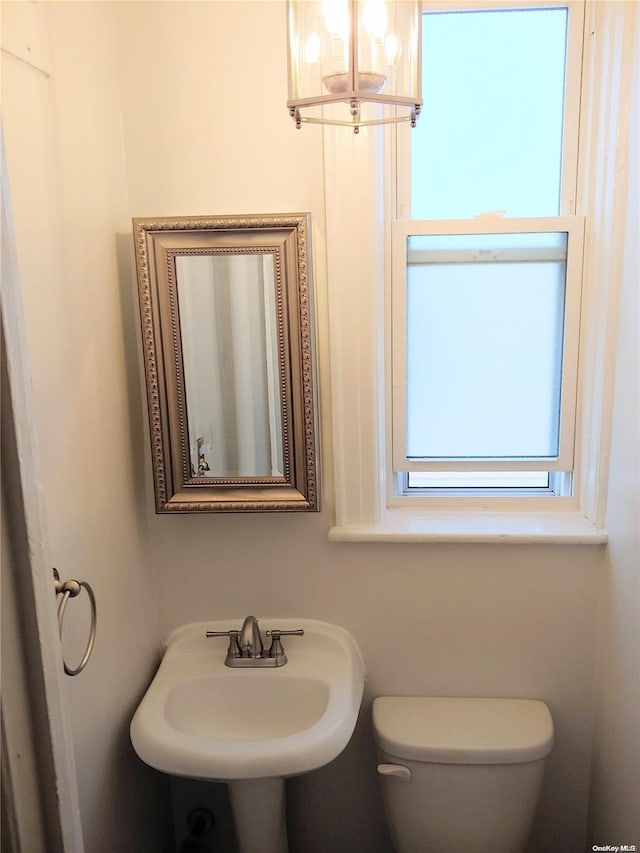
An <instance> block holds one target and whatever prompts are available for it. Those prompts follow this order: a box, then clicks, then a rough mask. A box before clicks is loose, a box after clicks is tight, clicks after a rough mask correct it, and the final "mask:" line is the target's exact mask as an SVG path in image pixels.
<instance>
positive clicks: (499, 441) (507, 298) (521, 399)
mask: <svg viewBox="0 0 640 853" xmlns="http://www.w3.org/2000/svg"><path fill="white" fill-rule="evenodd" d="M504 236H505V235H498V241H501V242H502V243H504V242H505V241H504ZM519 236H520V237H523V239H522V240H521V241H520V243H521V245H522V246H524V247H525V248H524V249H523V250H522V252H521V256H522V257H523V258H526V259H524V260H517V259H514V253H515V255H517V250H516V249H514V248H513V247H508V249H504V250H496V251H495V252H493V253H492V252H491V251H489V252H488V253H487V249H486V239H487V235H478V237H477V238H476V236H475V235H464V237H465V240H464V243H465V246H464V249H463V250H462V251H463V254H464V256H465V257H466V254H467V252H470V253H471V254H472V255H473V253H474V251H475V255H476V257H480V258H482V260H471V261H466V260H461V258H460V257H459V252H460V251H461V250H460V249H459V248H456V249H454V248H449V250H448V252H449V255H450V257H449V259H447V258H446V257H444V258H443V252H442V251H441V249H442V246H443V237H442V235H434V236H433V237H430V236H421V237H420V238H419V245H420V246H421V249H422V252H421V254H419V255H418V262H412V246H413V243H412V241H413V238H411V240H410V241H409V263H408V267H407V411H406V414H407V453H408V456H409V457H410V458H414V459H419V458H431V459H443V458H457V459H464V458H474V459H490V458H491V459H508V458H514V457H531V458H537V459H546V458H549V459H552V458H555V457H556V456H557V454H558V447H559V421H560V381H561V372H562V339H563V321H564V295H565V272H566V247H567V235H566V234H563V235H561V237H562V246H561V249H559V248H558V234H557V233H554V234H548V235H546V237H547V248H546V249H545V247H544V246H541V245H540V242H541V241H540V235H537V234H536V235H519ZM528 238H531V239H528ZM534 238H535V239H534ZM430 241H432V244H430ZM445 241H446V238H445ZM474 241H476V246H475V250H474ZM530 244H535V245H534V246H533V247H531V246H530ZM432 248H433V250H435V249H438V252H437V255H436V258H437V260H436V261H435V262H431V261H430V260H429V258H430V254H431V251H432ZM500 251H507V252H508V256H507V260H506V261H503V260H500V257H499V255H500ZM536 253H540V255H541V256H540V257H536ZM444 255H446V252H444ZM494 256H497V257H498V259H497V260H496V259H495V257H494Z"/></svg>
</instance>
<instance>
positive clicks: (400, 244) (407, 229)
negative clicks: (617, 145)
mask: <svg viewBox="0 0 640 853" xmlns="http://www.w3.org/2000/svg"><path fill="white" fill-rule="evenodd" d="M391 229H392V272H391V300H392V305H391V327H392V331H391V348H392V389H391V391H390V393H389V399H390V400H391V406H392V413H391V421H392V425H391V432H392V447H393V452H392V462H393V471H394V472H400V471H463V470H466V471H474V470H475V471H572V470H573V437H574V432H575V410H576V390H577V375H578V341H579V333H580V292H581V284H582V247H583V236H584V220H583V219H582V217H576V216H559V217H544V218H539V217H538V218H530V219H523V218H513V219H500V218H489V219H487V218H486V217H480V218H478V219H467V220H460V219H457V220H435V221H421V220H411V219H402V220H395V221H394V222H393V223H392V226H391ZM548 232H553V233H566V234H567V256H566V266H565V269H566V274H565V290H564V323H563V340H562V362H561V363H562V375H561V381H560V436H559V448H558V454H557V456H556V457H555V458H551V459H550V458H545V459H541V460H536V459H532V458H531V457H526V458H521V459H515V458H513V459H508V460H494V459H491V460H489V459H486V458H485V459H478V460H473V459H465V460H461V459H459V458H458V459H451V460H445V459H428V460H427V459H424V460H420V459H414V458H410V457H409V456H408V454H407V449H406V437H407V424H406V411H407V381H406V380H407V373H406V352H407V340H406V337H407V335H406V332H407V310H406V301H407V300H406V296H407V287H406V279H407V267H408V264H409V257H408V239H409V237H411V236H418V235H423V234H430V235H431V234H495V235H497V234H518V233H548ZM494 254H495V255H496V259H497V260H500V259H502V258H504V257H505V255H506V253H505V252H502V253H500V254H499V255H498V253H494ZM492 257H493V255H492ZM524 259H525V258H523V256H522V255H518V257H517V260H524Z"/></svg>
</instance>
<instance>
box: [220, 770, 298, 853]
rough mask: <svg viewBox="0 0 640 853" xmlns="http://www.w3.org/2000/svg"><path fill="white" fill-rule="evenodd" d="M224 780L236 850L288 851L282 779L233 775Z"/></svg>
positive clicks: (255, 852)
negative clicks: (233, 825)
mask: <svg viewBox="0 0 640 853" xmlns="http://www.w3.org/2000/svg"><path fill="white" fill-rule="evenodd" d="M227 784H228V785H229V793H230V795H231V807H232V809H233V817H234V820H235V824H236V835H237V837H238V850H239V853H288V850H289V845H288V843H287V824H286V818H285V802H284V779H283V778H280V777H278V776H273V777H270V778H268V779H235V780H233V781H229V782H228V783H227Z"/></svg>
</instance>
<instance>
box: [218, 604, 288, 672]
mask: <svg viewBox="0 0 640 853" xmlns="http://www.w3.org/2000/svg"><path fill="white" fill-rule="evenodd" d="M303 634H304V630H303V629H302V628H296V630H295V631H283V630H281V629H280V628H274V629H273V630H271V631H267V632H266V635H267V637H271V646H270V647H269V651H268V652H265V650H264V643H263V642H262V634H261V633H260V626H259V625H258V620H257V619H256V617H255V616H247V618H246V619H245V620H244V622H243V623H242V628H241V629H240V630H239V631H238V630H236V629H232V630H230V631H207V632H206V634H205V636H206V637H228V638H229V648H228V649H227V656H226V658H225V661H224V662H225V665H226V666H232V667H236V666H240V667H249V666H251V667H254V666H284V665H285V663H286V662H287V656H286V654H285V651H284V649H283V647H282V642H281V640H280V637H285V636H295V637H302V636H303Z"/></svg>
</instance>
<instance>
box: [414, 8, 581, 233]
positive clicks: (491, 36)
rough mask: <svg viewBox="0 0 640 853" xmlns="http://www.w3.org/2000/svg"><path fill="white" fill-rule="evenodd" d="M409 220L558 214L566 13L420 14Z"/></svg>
mask: <svg viewBox="0 0 640 853" xmlns="http://www.w3.org/2000/svg"><path fill="white" fill-rule="evenodd" d="M422 20H423V95H424V107H423V111H422V116H421V118H420V120H419V122H418V125H417V127H416V128H415V129H414V130H413V131H412V143H411V147H412V158H411V170H412V171H411V174H412V180H411V188H412V189H411V192H412V206H411V216H412V218H414V219H456V218H459V219H465V218H471V217H473V216H476V215H477V214H479V213H483V212H486V211H493V210H504V211H505V213H506V215H507V216H555V215H557V214H558V213H559V203H560V202H559V199H560V169H561V160H562V125H563V101H564V76H565V51H566V35H567V10H566V9H549V8H545V9H540V8H539V9H526V10H522V9H520V10H492V11H466V12H437V13H427V14H424V15H423V18H422Z"/></svg>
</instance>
